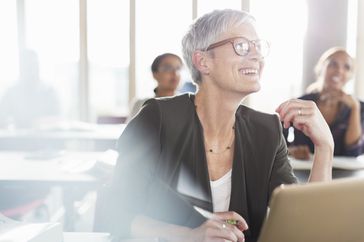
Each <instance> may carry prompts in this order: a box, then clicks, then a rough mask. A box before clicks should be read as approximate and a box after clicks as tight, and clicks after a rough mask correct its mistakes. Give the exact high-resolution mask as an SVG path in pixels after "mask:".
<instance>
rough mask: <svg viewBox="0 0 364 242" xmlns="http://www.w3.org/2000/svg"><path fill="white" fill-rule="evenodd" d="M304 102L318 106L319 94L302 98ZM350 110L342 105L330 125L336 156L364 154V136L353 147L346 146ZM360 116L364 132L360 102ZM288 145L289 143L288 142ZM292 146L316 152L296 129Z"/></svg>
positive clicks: (362, 107)
mask: <svg viewBox="0 0 364 242" xmlns="http://www.w3.org/2000/svg"><path fill="white" fill-rule="evenodd" d="M300 99H303V100H311V101H314V102H315V103H316V104H317V103H318V100H319V93H311V94H307V95H304V96H302V97H300ZM350 112H351V110H350V108H349V107H347V106H345V105H341V107H340V109H339V111H338V114H337V116H336V118H335V120H334V121H333V122H332V124H330V125H329V127H330V130H331V133H332V136H333V138H334V143H335V150H334V155H335V156H358V155H360V154H362V153H363V152H364V135H362V136H361V138H360V139H359V140H358V142H357V143H356V144H353V145H351V146H346V145H345V133H346V131H347V129H348V123H349V118H350ZM360 114H361V126H362V129H363V130H364V103H363V102H360ZM283 132H284V136H285V137H286V138H287V136H288V131H287V129H284V131H283ZM287 143H288V142H287ZM290 145H308V147H309V148H310V150H311V152H312V153H313V152H314V145H313V143H312V141H311V140H310V139H309V138H308V137H307V136H306V135H304V134H303V133H302V132H301V131H299V130H297V129H295V130H294V141H293V142H292V143H288V146H290Z"/></svg>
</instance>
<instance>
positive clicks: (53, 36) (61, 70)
mask: <svg viewBox="0 0 364 242" xmlns="http://www.w3.org/2000/svg"><path fill="white" fill-rule="evenodd" d="M78 16H79V6H78V1H74V0H62V1H58V0H25V30H26V31H25V39H26V43H25V44H26V48H28V49H31V50H33V51H34V52H35V54H36V55H37V56H38V59H39V72H40V78H41V80H42V81H43V82H45V83H46V84H48V85H50V86H52V87H54V89H55V90H56V91H57V95H58V97H59V101H60V104H61V109H62V111H63V112H62V114H63V115H64V116H65V117H67V118H71V119H77V118H79V116H78V115H79V105H78V96H79V95H78V60H79V24H78V23H79V18H78Z"/></svg>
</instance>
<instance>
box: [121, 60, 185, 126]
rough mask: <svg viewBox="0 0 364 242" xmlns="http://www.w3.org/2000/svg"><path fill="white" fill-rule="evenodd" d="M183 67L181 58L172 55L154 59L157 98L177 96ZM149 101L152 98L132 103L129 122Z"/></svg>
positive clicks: (153, 67)
mask: <svg viewBox="0 0 364 242" xmlns="http://www.w3.org/2000/svg"><path fill="white" fill-rule="evenodd" d="M182 65H183V64H182V60H181V58H180V57H179V56H178V55H175V54H171V53H165V54H162V55H159V56H157V57H156V58H155V59H154V61H153V63H152V66H151V71H152V74H153V78H154V79H155V80H156V81H157V87H156V88H154V93H155V97H169V96H174V95H175V94H176V89H177V87H178V84H179V82H180V80H181V75H180V71H181V68H182ZM148 99H150V98H143V99H137V100H135V101H134V102H133V103H132V105H131V109H130V113H129V118H128V121H129V120H130V119H131V118H133V117H134V116H135V115H136V114H137V113H138V112H139V110H140V108H141V107H142V105H143V103H144V102H145V101H147V100H148Z"/></svg>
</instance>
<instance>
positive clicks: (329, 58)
mask: <svg viewBox="0 0 364 242" xmlns="http://www.w3.org/2000/svg"><path fill="white" fill-rule="evenodd" d="M315 73H316V76H317V81H316V82H314V83H312V84H311V85H310V86H309V87H308V88H307V93H308V94H306V95H304V96H302V97H300V99H304V100H312V101H314V102H315V103H316V104H317V106H318V108H319V110H320V111H321V113H322V114H323V116H324V118H325V120H326V122H327V123H328V124H329V127H330V129H331V132H332V135H333V137H334V142H335V151H334V155H337V156H358V155H360V154H362V153H363V151H364V136H363V127H364V114H363V113H364V105H363V102H360V101H359V100H358V99H357V98H355V97H353V96H352V95H350V94H348V93H346V92H345V90H344V87H345V85H346V83H347V82H348V81H349V80H350V79H351V78H352V77H353V74H354V59H353V58H352V57H351V56H350V55H349V54H348V52H347V51H346V50H345V49H344V48H341V47H333V48H330V49H328V50H327V51H326V52H324V53H323V54H322V56H321V57H320V59H319V61H318V62H317V64H316V67H315ZM285 132H286V130H285ZM286 136H287V134H286ZM313 150H314V147H313V144H312V142H311V141H310V140H309V139H308V137H306V136H305V135H304V134H303V133H302V132H300V131H299V130H297V129H296V130H295V131H294V141H293V142H292V143H291V144H290V147H289V151H290V153H291V155H293V156H294V157H295V158H299V159H308V158H309V157H310V153H313Z"/></svg>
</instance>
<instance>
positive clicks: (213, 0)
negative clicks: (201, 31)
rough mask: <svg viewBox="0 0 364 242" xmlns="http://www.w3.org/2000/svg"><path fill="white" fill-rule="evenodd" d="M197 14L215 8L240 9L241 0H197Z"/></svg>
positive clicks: (200, 14) (202, 13)
mask: <svg viewBox="0 0 364 242" xmlns="http://www.w3.org/2000/svg"><path fill="white" fill-rule="evenodd" d="M197 4H198V6H197V14H198V16H202V15H204V14H205V13H208V12H211V11H213V10H215V9H225V8H231V9H237V10H241V0H223V1H222V0H198V2H197Z"/></svg>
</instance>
